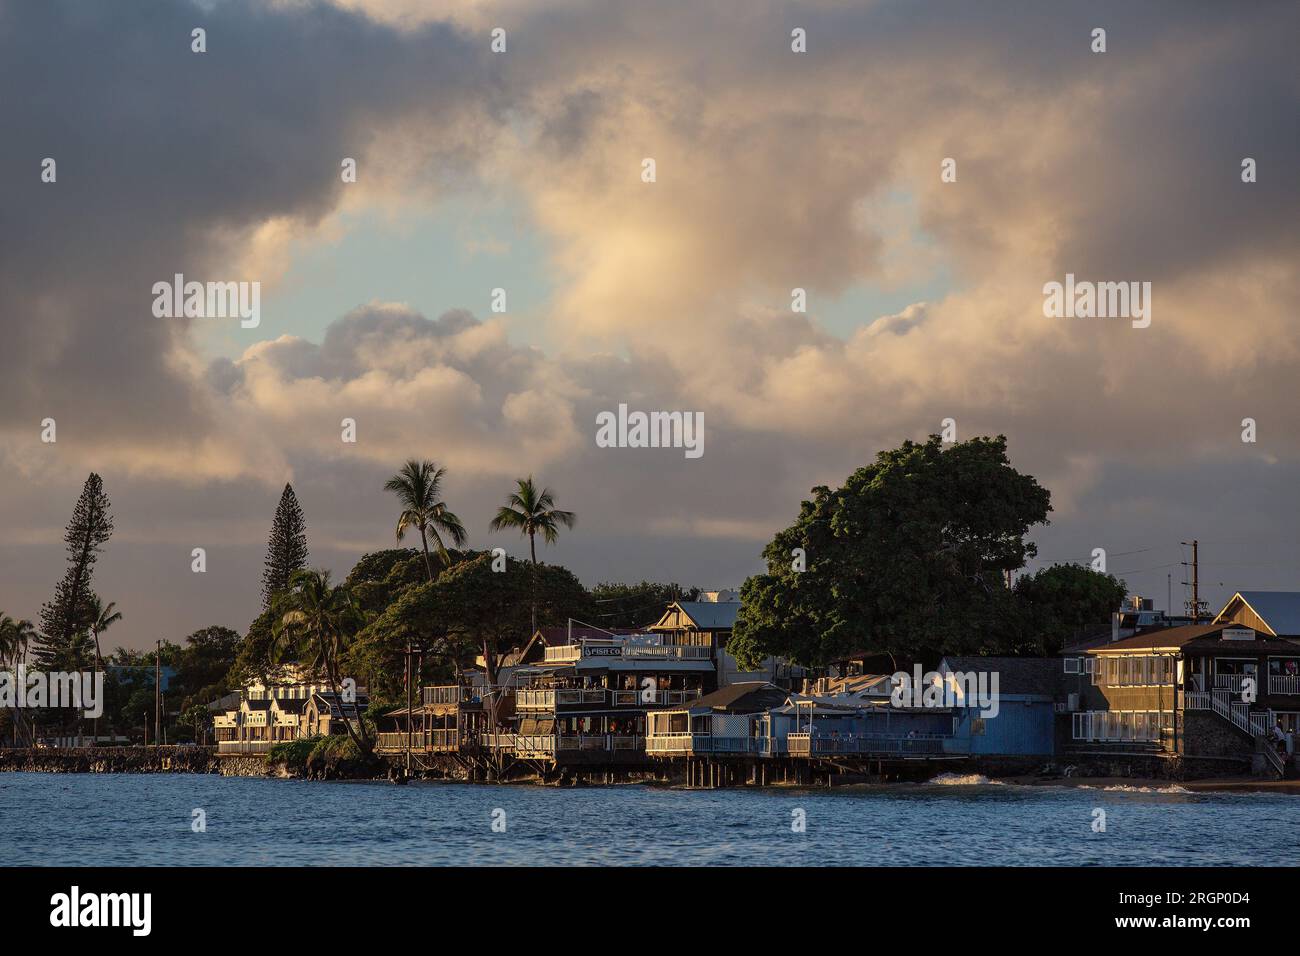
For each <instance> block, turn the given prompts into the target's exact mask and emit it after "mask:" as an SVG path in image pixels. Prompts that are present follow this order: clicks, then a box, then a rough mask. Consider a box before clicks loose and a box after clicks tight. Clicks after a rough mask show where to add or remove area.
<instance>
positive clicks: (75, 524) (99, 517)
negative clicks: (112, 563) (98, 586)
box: [36, 472, 113, 670]
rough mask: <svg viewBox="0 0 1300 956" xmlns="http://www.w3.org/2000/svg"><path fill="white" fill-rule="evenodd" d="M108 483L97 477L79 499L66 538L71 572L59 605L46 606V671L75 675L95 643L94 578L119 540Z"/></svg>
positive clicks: (42, 654) (58, 592) (41, 654)
mask: <svg viewBox="0 0 1300 956" xmlns="http://www.w3.org/2000/svg"><path fill="white" fill-rule="evenodd" d="M109 507H110V504H109V500H108V495H106V494H104V481H103V479H102V478H100V477H99V475H96V474H94V473H93V472H92V473H91V475H90V477H89V478H87V479H86V484H85V485H84V486H83V487H82V489H81V497H80V498H78V499H77V508H76V510H75V511H73V513H72V520H71V521H69V522H68V528H67V530H66V531H65V532H64V534H63V540H64V542H65V543H66V547H67V551H68V570H67V572H66V573H65V574H64V575H63V580H62V581H60V582H59V583H58V585H57V587H55V589H54V600H53V601H50V602H49V603H47V604H44V605H42V606H41V631H42V632H43V634H44V640H43V645H42V647H41V648H40V649H39V650H38V651H37V655H36V657H37V661H38V662H39V663H40V664H41V665H42V666H44V667H47V668H49V667H57V668H58V669H62V670H75V669H77V668H78V667H80V657H81V655H82V652H84V651H85V650H86V649H87V648H88V647H89V643H90V638H89V636H88V634H87V631H88V629H89V628H90V625H91V621H90V618H89V614H90V607H91V604H92V601H93V598H94V592H92V591H91V589H90V577H91V573H92V572H93V571H94V566H95V559H96V558H97V557H98V555H99V552H100V550H101V549H102V548H103V547H104V545H105V544H106V543H107V542H108V539H109V537H111V536H112V534H113V516H112V514H110V513H109Z"/></svg>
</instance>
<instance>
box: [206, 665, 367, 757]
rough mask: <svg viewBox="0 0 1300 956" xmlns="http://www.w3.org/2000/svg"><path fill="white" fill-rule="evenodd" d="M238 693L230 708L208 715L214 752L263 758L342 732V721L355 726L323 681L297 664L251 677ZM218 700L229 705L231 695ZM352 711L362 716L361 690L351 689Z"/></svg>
mask: <svg viewBox="0 0 1300 956" xmlns="http://www.w3.org/2000/svg"><path fill="white" fill-rule="evenodd" d="M237 693H238V696H237V698H236V701H237V703H235V704H234V706H229V705H228V704H227V705H226V706H224V707H223V708H222V709H221V710H218V711H216V712H214V713H213V716H212V729H213V736H214V737H215V739H216V741H217V752H218V753H223V754H226V753H232V754H254V753H266V752H267V751H269V750H270V749H271V747H273V746H274V745H275V744H277V743H282V742H284V741H288V740H299V739H302V738H305V737H315V736H322V735H330V734H343V733H347V728H346V725H345V723H344V721H345V720H346V721H350V722H352V723H353V725H354V726H355V723H356V721H355V718H354V717H353V713H352V712H353V707H352V704H351V703H344V702H342V701H340V700H339V699H338V697H337V695H335V693H334V692H333V690H332V689H331V688H330V686H329V683H328V681H326V680H325V679H324V678H322V677H320V676H319V675H314V674H311V673H309V672H308V671H306V669H305V668H302V667H300V666H299V665H296V664H287V665H283V666H282V667H280V668H278V669H277V670H276V671H275V672H274V673H273V674H271V675H268V677H267V678H266V679H263V678H261V677H258V678H254V679H252V680H250V681H249V682H248V683H247V684H245V685H244V686H243V687H242V688H240V690H239V691H238V692H237ZM222 700H223V701H225V702H229V701H230V696H229V695H227V697H225V698H223V699H222ZM210 706H218V704H216V703H214V705H210ZM356 706H357V708H358V709H359V710H360V711H361V712H364V711H365V709H366V707H367V706H369V697H368V695H367V693H366V690H365V688H364V687H359V688H357V689H356Z"/></svg>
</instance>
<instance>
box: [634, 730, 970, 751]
mask: <svg viewBox="0 0 1300 956" xmlns="http://www.w3.org/2000/svg"><path fill="white" fill-rule="evenodd" d="M948 739H950V738H948V737H945V736H943V735H940V734H926V735H923V736H917V737H897V736H880V735H850V734H845V735H843V736H839V737H833V736H821V735H816V736H814V735H811V734H807V733H794V734H786V735H785V736H784V737H713V736H710V735H708V734H690V733H678V734H656V735H655V736H653V737H647V738H646V748H645V749H646V753H648V754H659V755H661V756H662V755H670V754H757V755H759V756H764V757H776V756H781V755H782V754H789V755H790V756H791V757H812V756H820V755H823V754H882V755H884V754H900V755H901V754H937V753H943V745H944V741H945V740H948Z"/></svg>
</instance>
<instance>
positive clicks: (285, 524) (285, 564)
mask: <svg viewBox="0 0 1300 956" xmlns="http://www.w3.org/2000/svg"><path fill="white" fill-rule="evenodd" d="M305 567H307V521H306V519H305V518H304V517H303V513H302V506H301V505H299V504H298V496H297V495H295V494H294V493H293V485H290V484H288V483H287V482H286V483H285V486H284V491H283V492H281V493H280V503H279V504H278V505H277V506H276V509H275V517H274V518H273V519H272V521H271V537H270V539H269V540H268V541H267V544H266V567H265V569H264V570H263V571H262V610H264V611H265V610H267V609H268V608H270V607H271V605H272V604H273V603H274V602H275V598H276V595H278V594H280V593H282V592H284V591H287V590H289V582H290V581H291V580H292V579H293V575H294V572H295V571H301V570H302V569H303V568H305Z"/></svg>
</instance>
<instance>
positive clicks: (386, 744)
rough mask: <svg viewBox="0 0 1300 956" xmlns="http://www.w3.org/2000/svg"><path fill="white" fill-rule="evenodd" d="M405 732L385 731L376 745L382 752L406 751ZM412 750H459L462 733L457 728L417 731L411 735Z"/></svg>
mask: <svg viewBox="0 0 1300 956" xmlns="http://www.w3.org/2000/svg"><path fill="white" fill-rule="evenodd" d="M407 740H408V738H407V734H406V731H405V730H394V731H384V732H383V733H381V734H380V735H379V740H378V742H377V744H376V746H377V747H378V749H380V750H405V749H406V747H407ZM409 740H410V747H411V749H412V750H457V749H459V747H460V731H459V730H456V729H455V728H444V727H439V728H436V729H431V730H417V731H415V732H414V733H412V734H411V735H410V738H409Z"/></svg>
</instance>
